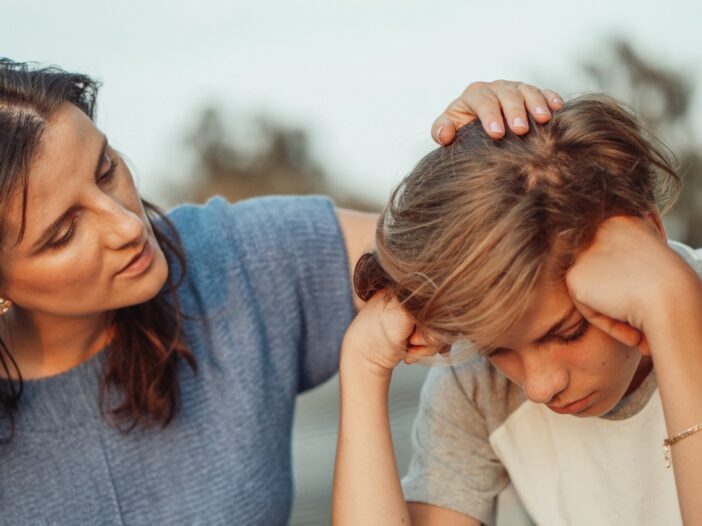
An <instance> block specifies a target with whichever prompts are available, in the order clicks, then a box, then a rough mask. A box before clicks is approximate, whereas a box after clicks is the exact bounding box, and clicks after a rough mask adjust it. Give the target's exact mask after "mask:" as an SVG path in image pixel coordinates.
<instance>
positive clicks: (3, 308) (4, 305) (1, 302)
mask: <svg viewBox="0 0 702 526" xmlns="http://www.w3.org/2000/svg"><path fill="white" fill-rule="evenodd" d="M10 307H12V302H11V301H10V300H6V299H3V298H0V316H2V315H3V314H5V313H7V311H8V310H10Z"/></svg>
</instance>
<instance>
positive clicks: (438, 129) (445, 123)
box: [431, 113, 456, 146]
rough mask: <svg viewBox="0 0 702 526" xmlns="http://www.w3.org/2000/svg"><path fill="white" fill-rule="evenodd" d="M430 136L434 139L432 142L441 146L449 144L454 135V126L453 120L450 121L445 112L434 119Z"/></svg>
mask: <svg viewBox="0 0 702 526" xmlns="http://www.w3.org/2000/svg"><path fill="white" fill-rule="evenodd" d="M431 137H432V139H434V142H437V143H439V144H440V145H442V146H444V145H446V144H451V143H452V142H453V139H454V138H455V137H456V126H454V124H453V121H451V119H449V118H448V116H446V114H445V113H442V114H441V116H440V117H439V118H438V119H436V120H435V121H434V124H433V125H432V127H431Z"/></svg>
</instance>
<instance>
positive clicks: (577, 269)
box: [566, 216, 698, 354]
mask: <svg viewBox="0 0 702 526" xmlns="http://www.w3.org/2000/svg"><path fill="white" fill-rule="evenodd" d="M690 279H692V280H697V279H698V278H697V276H696V275H695V273H694V271H692V269H691V268H690V267H689V265H687V264H686V263H685V262H684V261H683V260H682V259H681V258H680V257H679V256H678V255H677V254H676V253H675V252H673V251H672V250H671V249H670V248H669V247H668V244H667V242H666V239H665V234H664V232H663V228H662V226H660V222H658V221H657V219H655V218H653V217H649V218H646V219H642V218H637V217H630V216H615V217H612V218H610V219H608V220H606V221H605V222H604V223H603V224H602V225H601V226H600V228H599V229H598V231H597V235H596V236H595V240H594V242H593V243H592V245H591V246H590V247H589V248H588V249H586V250H585V251H584V252H583V253H582V254H581V255H580V256H579V257H578V258H577V260H576V262H575V265H573V268H572V269H571V270H570V271H569V272H568V275H567V276H566V283H567V286H568V289H569V292H570V295H571V298H572V299H573V301H574V302H575V305H576V307H577V308H578V310H579V311H580V312H581V313H582V314H583V315H584V316H585V317H586V318H587V319H588V320H589V321H590V323H592V324H593V325H595V326H596V327H598V328H599V329H601V330H603V331H604V332H606V333H607V334H609V335H610V336H612V337H613V338H615V339H617V340H619V341H621V342H622V343H624V344H625V345H628V346H630V347H637V348H638V349H639V350H640V351H641V352H643V353H645V354H648V353H649V349H648V342H647V339H646V337H645V334H646V333H647V331H648V330H649V329H650V327H651V326H652V324H653V321H654V320H653V317H655V316H657V315H658V316H660V312H661V308H664V307H663V306H664V305H666V304H667V302H668V301H670V300H671V299H672V298H674V297H675V292H674V291H675V290H676V289H680V288H685V287H686V286H687V283H689V281H688V280H690Z"/></svg>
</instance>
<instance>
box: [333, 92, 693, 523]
mask: <svg viewBox="0 0 702 526" xmlns="http://www.w3.org/2000/svg"><path fill="white" fill-rule="evenodd" d="M678 186H679V180H678V177H677V175H676V173H675V170H674V168H673V166H672V164H671V162H670V161H669V159H668V157H667V155H666V150H665V149H664V148H663V147H662V146H661V145H659V144H657V143H656V141H655V140H654V139H652V138H647V137H646V135H645V133H644V132H643V130H642V128H641V126H640V125H639V124H638V122H637V121H636V119H635V117H634V116H633V115H632V114H630V112H629V111H627V110H626V109H624V108H623V107H622V106H620V105H619V104H618V103H616V102H615V101H613V100H612V99H609V98H607V97H604V96H588V97H583V98H580V99H576V100H573V101H570V102H567V103H566V104H565V106H564V107H563V108H562V109H561V110H559V111H558V112H557V113H556V114H555V115H554V116H553V118H552V119H551V121H550V122H549V123H548V124H546V125H544V126H535V127H534V129H533V130H532V131H531V132H530V133H529V134H528V135H525V136H524V137H517V136H515V135H510V136H508V137H507V138H505V139H504V140H502V141H500V142H495V141H491V140H489V139H487V138H485V137H484V135H483V134H482V133H481V132H480V131H479V130H478V129H477V128H476V127H475V126H467V127H466V128H464V129H463V130H462V131H461V132H459V135H458V138H457V140H456V141H455V142H454V144H452V145H451V146H449V147H447V148H443V149H439V150H436V151H434V152H432V153H430V154H429V155H428V156H427V157H425V158H424V159H423V160H422V161H421V162H420V163H419V165H418V166H417V167H416V168H415V170H414V171H413V172H412V173H411V174H410V175H409V176H408V177H407V178H406V179H405V180H404V181H403V182H402V184H401V185H400V186H399V188H398V189H397V190H396V191H395V193H394V195H393V196H392V198H391V199H390V202H389V204H388V206H387V208H386V210H385V211H384V213H383V214H382V216H381V218H380V220H379V222H378V229H377V233H376V246H377V248H376V251H375V252H373V253H371V254H368V255H366V256H364V258H363V259H362V260H361V262H360V263H359V266H358V267H357V270H356V272H357V274H356V288H357V291H358V292H359V294H360V295H361V296H362V297H364V298H366V299H368V298H370V301H369V302H368V304H367V305H366V306H365V307H364V308H363V309H362V310H361V312H360V313H359V315H358V316H357V318H356V320H355V321H354V322H353V323H352V325H351V327H350V328H349V329H348V331H347V333H346V336H345V338H344V343H343V348H342V357H341V364H340V374H341V391H342V402H341V410H342V411H341V428H340V433H339V444H338V451H337V468H336V474H335V487H334V521H335V524H339V525H342V524H364V525H371V524H383V525H391V524H413V525H415V526H416V525H425V526H426V525H441V526H447V525H466V526H467V525H472V524H479V523H481V522H482V523H487V524H490V523H492V522H493V520H494V510H495V500H496V497H497V495H498V493H499V492H500V491H501V490H502V489H503V488H504V487H505V486H506V485H507V484H508V483H509V482H510V481H511V482H512V484H513V485H514V487H515V489H516V491H517V493H518V495H519V496H520V498H521V501H522V502H523V504H524V506H525V508H526V510H527V511H528V513H529V514H530V516H531V517H532V519H533V520H534V521H535V522H536V523H537V524H544V525H551V524H556V525H560V524H616V525H626V524H666V525H668V524H679V523H680V522H681V519H682V521H683V522H684V523H685V524H700V523H701V522H700V520H701V519H700V518H701V517H702V498H700V497H701V496H702V493H700V488H701V487H702V432H699V431H700V430H702V424H701V423H702V403H700V401H702V381H701V380H702V351H700V346H699V342H700V341H701V340H702V323H701V322H702V285H701V282H700V278H699V275H698V274H700V273H702V266H701V265H700V263H699V262H698V261H697V259H696V257H695V253H694V252H693V251H692V250H690V249H689V248H688V247H685V246H684V245H680V244H675V243H672V244H671V245H668V244H667V243H666V234H665V231H664V230H663V227H662V225H661V221H660V215H661V214H662V213H664V212H665V211H666V210H667V209H668V208H669V207H670V206H671V205H672V203H673V201H674V197H675V194H676V192H677V188H678ZM456 340H463V343H464V344H465V342H470V343H471V344H472V345H474V346H475V348H477V349H480V350H481V352H482V354H483V355H484V357H482V358H481V357H478V358H476V360H473V361H471V362H469V363H467V364H465V365H462V366H453V367H451V368H443V369H438V368H437V369H434V370H432V371H431V373H430V374H429V377H428V380H427V383H426V384H425V386H424V388H423V392H422V401H421V407H420V410H419V415H418V417H417V420H416V423H415V428H414V446H415V453H414V457H413V460H412V462H411V465H410V468H409V473H408V475H407V477H406V478H405V479H404V480H403V482H402V486H401V485H400V481H399V479H398V476H397V470H396V467H395V463H394V459H393V454H392V439H391V436H390V432H389V428H388V415H387V392H388V386H389V383H390V378H391V373H392V370H393V368H394V367H395V366H396V365H397V364H398V363H399V362H400V361H403V360H404V361H405V362H407V363H411V362H413V361H416V360H417V359H419V358H420V357H422V356H430V355H432V354H435V353H437V352H444V351H446V349H447V347H446V346H447V345H450V344H451V343H453V342H454V341H456ZM576 417H577V418H576ZM666 437H668V438H667V439H666ZM664 439H666V441H665V444H666V450H667V453H672V463H673V466H672V467H673V469H672V470H671V469H668V468H666V461H665V459H664V456H663V454H661V452H660V448H661V445H662V442H663V440H664ZM671 449H672V451H671ZM403 490H404V494H403ZM406 501H407V502H406Z"/></svg>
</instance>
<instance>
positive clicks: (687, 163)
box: [584, 40, 702, 247]
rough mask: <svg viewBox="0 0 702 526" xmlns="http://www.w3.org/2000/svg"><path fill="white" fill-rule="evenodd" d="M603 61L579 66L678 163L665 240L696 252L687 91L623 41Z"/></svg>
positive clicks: (700, 148) (681, 79)
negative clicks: (678, 188) (678, 189)
mask: <svg viewBox="0 0 702 526" xmlns="http://www.w3.org/2000/svg"><path fill="white" fill-rule="evenodd" d="M610 46H611V50H612V52H611V53H605V54H603V56H605V57H607V58H608V59H609V60H608V61H607V60H606V59H605V60H603V59H598V60H597V61H596V62H588V63H586V64H585V65H584V67H585V71H586V73H588V74H589V75H590V76H591V77H592V78H593V79H594V80H595V81H596V83H597V84H598V85H599V87H600V89H601V90H602V91H604V92H606V93H610V94H612V95H614V96H615V97H617V98H619V99H620V100H623V101H625V102H627V103H628V104H629V105H630V106H631V107H632V108H634V109H635V110H636V111H637V112H638V113H639V115H641V117H642V118H643V119H644V121H645V122H646V123H647V124H648V127H649V129H650V131H651V132H652V133H653V134H654V135H656V136H657V137H659V138H660V139H661V140H662V141H663V142H664V143H665V144H666V145H667V146H668V147H669V148H670V149H671V151H672V152H673V153H674V154H675V156H676V157H677V159H678V166H679V173H680V174H681V175H682V176H683V178H684V190H683V192H682V194H681V196H680V199H679V201H678V203H677V205H676V206H675V208H674V209H673V210H672V211H671V212H670V214H668V216H667V217H666V220H665V222H666V227H667V229H668V230H669V231H670V234H671V237H673V238H674V239H678V240H680V241H683V242H685V243H688V244H689V245H692V246H694V247H702V206H701V205H702V145H700V144H699V142H697V139H696V137H695V135H694V133H693V130H694V127H693V125H692V114H691V108H692V101H693V94H694V92H693V89H692V85H691V82H690V80H689V78H688V76H687V75H685V74H683V73H681V72H678V71H674V70H673V69H672V68H670V67H669V66H666V65H656V64H653V63H652V62H650V61H647V60H645V59H643V58H642V57H641V56H640V55H639V54H638V53H637V52H636V51H635V50H634V48H633V47H632V46H631V45H630V44H628V43H627V42H625V41H623V40H614V41H613V42H612V43H611V44H610Z"/></svg>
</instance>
